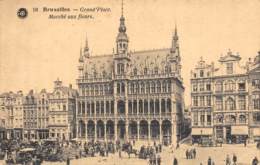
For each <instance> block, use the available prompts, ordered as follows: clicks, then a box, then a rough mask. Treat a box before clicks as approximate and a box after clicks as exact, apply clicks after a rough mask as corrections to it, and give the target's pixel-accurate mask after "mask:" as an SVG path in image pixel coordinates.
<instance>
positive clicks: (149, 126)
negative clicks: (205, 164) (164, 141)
mask: <svg viewBox="0 0 260 165" xmlns="http://www.w3.org/2000/svg"><path fill="white" fill-rule="evenodd" d="M147 122H148V142H150V141H151V124H150V121H149V120H148V121H147Z"/></svg>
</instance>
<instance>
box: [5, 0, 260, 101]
mask: <svg viewBox="0 0 260 165" xmlns="http://www.w3.org/2000/svg"><path fill="white" fill-rule="evenodd" d="M70 2H72V1H69V0H67V1H65V0H64V1H55V2H54V1H49V3H47V1H46V0H45V1H43V0H39V1H35V0H31V1H29V0H23V1H20V0H12V1H8V0H0V9H1V10H0V11H1V15H0V21H1V23H0V27H1V29H0V39H1V40H0V92H6V91H10V90H12V91H18V90H20V89H21V90H23V91H24V92H25V93H27V92H28V90H29V89H35V90H37V91H39V90H41V89H42V88H46V89H47V90H48V91H51V90H52V88H53V81H54V80H55V79H56V78H57V77H59V78H60V79H61V80H62V81H63V82H64V84H65V85H68V84H69V83H72V84H73V86H74V87H76V84H75V82H76V81H75V80H76V78H77V75H78V72H77V64H78V58H79V50H80V46H81V45H84V42H85V37H86V33H87V35H88V40H89V47H90V51H91V55H93V56H94V55H100V54H110V53H112V50H113V48H114V47H115V39H116V35H117V32H118V26H119V17H120V13H121V11H120V10H121V1H120V0H111V1H107V0H85V1H80V0H78V1H77V2H75V1H73V5H72V4H70ZM108 2H110V3H108ZM20 7H25V8H27V9H28V12H29V15H28V17H27V18H26V19H19V18H18V17H17V15H16V13H17V9H18V8H20ZM33 7H38V8H39V9H40V10H41V8H42V7H72V8H80V7H104V8H110V9H111V12H109V13H94V17H95V18H94V19H93V20H89V19H87V20H86V19H82V20H67V19H66V20H49V19H47V18H48V14H50V13H43V12H38V13H32V8H33ZM54 14H57V13H54ZM124 15H125V18H126V26H127V34H128V36H129V38H130V45H129V46H130V49H131V50H143V49H145V50H147V49H157V48H166V47H170V46H171V37H172V33H173V30H174V27H175V23H176V24H177V27H178V34H179V39H180V52H181V57H182V66H183V67H182V75H183V78H184V85H185V87H186V91H185V95H186V98H185V99H186V105H188V104H189V103H190V99H189V97H190V94H189V92H190V90H189V78H190V70H191V69H192V68H193V67H194V66H195V64H196V63H197V61H198V60H199V59H200V56H203V58H204V59H205V60H206V61H209V62H211V61H214V62H216V61H217V60H218V58H219V57H220V55H221V54H226V52H227V50H228V49H231V50H232V51H233V52H235V53H237V52H239V54H240V55H241V57H242V58H243V59H244V61H242V63H244V62H245V59H248V58H249V57H254V56H256V54H257V51H259V50H260V0H211V1H207V0H195V1H193V0H186V1H185V0H182V1H181V0H179V1H177V0H160V1H159V0H125V6H124Z"/></svg>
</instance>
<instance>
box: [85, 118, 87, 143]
mask: <svg viewBox="0 0 260 165" xmlns="http://www.w3.org/2000/svg"><path fill="white" fill-rule="evenodd" d="M85 132H86V137H85V138H86V141H88V121H87V120H86V124H85Z"/></svg>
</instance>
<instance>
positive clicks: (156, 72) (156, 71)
mask: <svg viewBox="0 0 260 165" xmlns="http://www.w3.org/2000/svg"><path fill="white" fill-rule="evenodd" d="M158 70H159V69H158V67H157V66H156V67H155V68H154V74H158Z"/></svg>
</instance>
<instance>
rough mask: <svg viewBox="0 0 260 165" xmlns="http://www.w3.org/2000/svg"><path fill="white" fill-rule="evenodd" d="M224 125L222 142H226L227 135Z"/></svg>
mask: <svg viewBox="0 0 260 165" xmlns="http://www.w3.org/2000/svg"><path fill="white" fill-rule="evenodd" d="M226 132H227V130H226V127H223V139H224V142H227V137H226Z"/></svg>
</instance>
